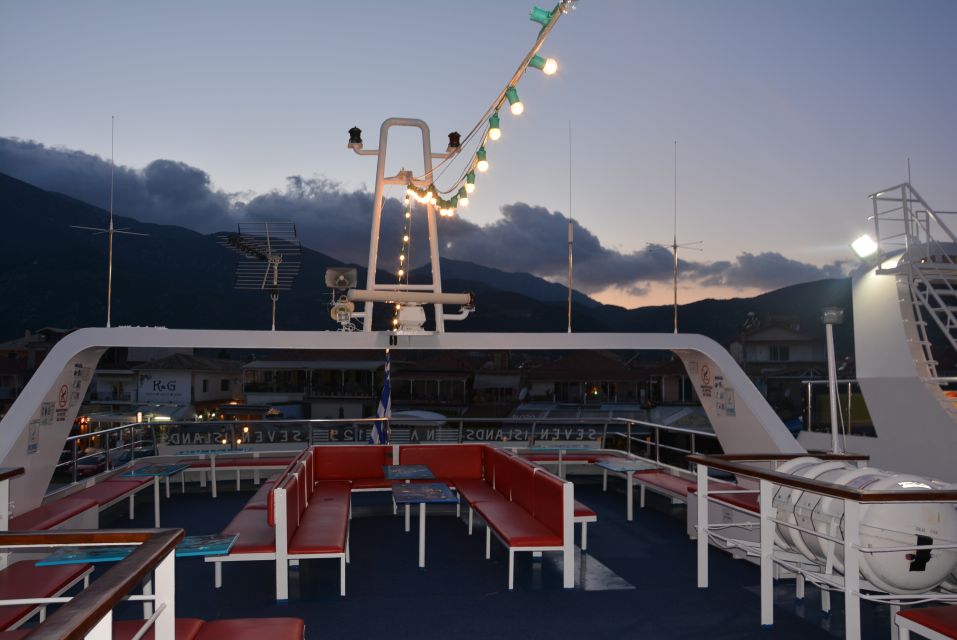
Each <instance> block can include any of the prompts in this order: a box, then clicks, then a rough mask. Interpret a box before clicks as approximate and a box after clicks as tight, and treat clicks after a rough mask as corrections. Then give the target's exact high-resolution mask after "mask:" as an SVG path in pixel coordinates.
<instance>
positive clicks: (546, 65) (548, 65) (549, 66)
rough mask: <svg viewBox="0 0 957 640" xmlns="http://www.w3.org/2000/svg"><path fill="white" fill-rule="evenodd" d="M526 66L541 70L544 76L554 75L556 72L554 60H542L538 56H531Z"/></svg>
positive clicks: (556, 67) (556, 65) (556, 66)
mask: <svg viewBox="0 0 957 640" xmlns="http://www.w3.org/2000/svg"><path fill="white" fill-rule="evenodd" d="M528 66H530V67H535V68H536V69H541V71H542V73H544V74H545V75H546V76H551V75H554V74H555V72H556V71H558V61H556V60H555V58H543V57H542V56H539V55H535V56H532V59H531V60H529V61H528Z"/></svg>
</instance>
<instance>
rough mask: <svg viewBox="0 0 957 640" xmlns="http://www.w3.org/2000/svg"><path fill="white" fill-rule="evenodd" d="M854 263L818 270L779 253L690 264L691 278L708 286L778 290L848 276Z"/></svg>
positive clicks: (740, 256)
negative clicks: (800, 283)
mask: <svg viewBox="0 0 957 640" xmlns="http://www.w3.org/2000/svg"><path fill="white" fill-rule="evenodd" d="M850 264H851V263H850V262H840V261H835V262H832V263H831V264H827V265H824V266H822V267H818V266H815V265H812V264H808V263H806V262H798V261H797V260H791V259H790V258H786V257H785V256H783V255H781V254H780V253H777V252H771V251H768V252H764V253H759V254H753V253H747V252H746V253H742V254H740V255H739V256H738V257H737V258H736V259H735V260H734V262H728V261H724V260H722V261H718V262H712V263H710V264H689V265H687V268H688V271H689V273H688V275H689V276H690V277H691V278H693V279H696V280H698V281H699V284H701V285H702V286H706V287H732V288H735V289H743V288H745V287H753V288H758V289H777V288H780V287H784V286H787V285H789V284H795V283H798V282H810V281H812V280H822V279H824V278H842V277H845V276H846V275H847V272H848V270H849V268H850Z"/></svg>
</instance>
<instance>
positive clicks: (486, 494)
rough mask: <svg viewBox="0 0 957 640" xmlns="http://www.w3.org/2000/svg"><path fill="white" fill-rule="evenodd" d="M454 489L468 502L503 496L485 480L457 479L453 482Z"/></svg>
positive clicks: (497, 498) (484, 500)
mask: <svg viewBox="0 0 957 640" xmlns="http://www.w3.org/2000/svg"><path fill="white" fill-rule="evenodd" d="M455 489H456V490H457V491H458V492H459V495H461V496H462V497H463V498H464V499H465V501H466V502H468V503H469V504H476V503H478V502H487V501H489V500H501V499H503V498H504V496H502V494H501V493H499V492H498V491H496V490H495V489H494V488H493V487H492V485H490V484H489V483H488V482H486V481H485V480H459V481H458V482H457V483H455Z"/></svg>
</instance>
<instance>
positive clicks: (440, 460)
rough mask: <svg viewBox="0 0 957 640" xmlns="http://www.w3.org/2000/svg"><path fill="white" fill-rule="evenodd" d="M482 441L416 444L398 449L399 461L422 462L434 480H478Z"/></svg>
mask: <svg viewBox="0 0 957 640" xmlns="http://www.w3.org/2000/svg"><path fill="white" fill-rule="evenodd" d="M483 452H484V447H483V446H482V445H475V444H420V445H405V446H403V447H402V448H401V449H399V463H400V464H424V465H425V466H427V467H428V468H429V470H430V471H431V472H432V474H433V475H434V476H435V478H436V480H439V481H442V482H447V483H449V484H451V485H453V486H457V485H458V481H459V480H481V479H482V477H483Z"/></svg>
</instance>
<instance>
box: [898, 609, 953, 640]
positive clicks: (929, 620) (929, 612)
mask: <svg viewBox="0 0 957 640" xmlns="http://www.w3.org/2000/svg"><path fill="white" fill-rule="evenodd" d="M896 622H897V624H898V626H900V628H901V635H900V637H901V638H902V640H906V638H907V635H908V634H909V632H910V631H913V632H915V633H919V634H921V635H925V634H926V632H927V631H933V632H935V633H939V634H940V635H941V636H942V637H944V638H957V604H951V605H944V606H937V607H921V608H919V609H904V610H903V611H900V612H898V614H897V620H896Z"/></svg>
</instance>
